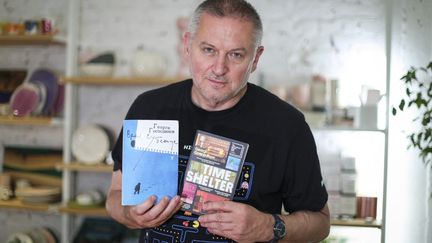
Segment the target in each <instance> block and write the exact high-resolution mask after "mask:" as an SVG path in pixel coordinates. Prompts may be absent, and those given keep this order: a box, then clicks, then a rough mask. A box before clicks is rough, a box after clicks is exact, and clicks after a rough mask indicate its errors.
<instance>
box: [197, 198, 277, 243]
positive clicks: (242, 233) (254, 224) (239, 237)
mask: <svg viewBox="0 0 432 243" xmlns="http://www.w3.org/2000/svg"><path fill="white" fill-rule="evenodd" d="M204 210H205V211H206V212H207V214H205V215H201V216H200V217H199V219H198V220H199V222H200V224H201V226H203V227H207V229H208V231H209V232H210V233H213V234H216V235H219V236H223V237H226V238H229V239H232V240H234V241H237V242H256V241H269V240H271V239H272V238H273V224H274V219H273V216H272V215H271V214H266V213H263V212H260V211H258V210H257V209H255V208H254V207H252V206H249V205H247V204H243V203H238V202H232V201H223V202H206V203H205V204H204Z"/></svg>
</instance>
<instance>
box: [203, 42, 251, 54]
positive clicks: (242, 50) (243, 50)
mask: <svg viewBox="0 0 432 243" xmlns="http://www.w3.org/2000/svg"><path fill="white" fill-rule="evenodd" d="M199 45H200V46H203V45H205V46H210V47H212V48H215V49H217V48H216V47H215V46H214V45H212V44H210V43H208V42H205V41H202V42H201V43H200V44H199ZM233 51H241V52H247V50H246V48H244V47H239V48H234V49H231V50H229V52H233Z"/></svg>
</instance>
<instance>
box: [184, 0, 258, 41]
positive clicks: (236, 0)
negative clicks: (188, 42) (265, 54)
mask: <svg viewBox="0 0 432 243" xmlns="http://www.w3.org/2000/svg"><path fill="white" fill-rule="evenodd" d="M203 13H207V14H210V15H212V16H216V17H233V18H239V19H242V20H247V21H250V22H252V24H253V26H254V32H255V33H254V38H255V40H254V42H255V46H256V47H258V46H260V45H261V40H262V36H263V27H262V22H261V18H260V16H259V14H258V12H257V11H256V10H255V8H254V7H253V6H252V5H251V4H250V3H248V2H247V1H245V0H205V1H204V2H202V3H201V4H200V5H198V7H197V8H196V9H195V11H194V13H193V15H192V17H191V19H190V21H189V26H188V31H189V32H190V33H191V34H192V36H194V35H195V33H196V30H197V29H198V25H199V24H200V20H201V16H202V15H203Z"/></svg>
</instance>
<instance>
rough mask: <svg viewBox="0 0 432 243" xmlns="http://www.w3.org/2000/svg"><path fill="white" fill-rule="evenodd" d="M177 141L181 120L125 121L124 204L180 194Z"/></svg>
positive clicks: (134, 203)
mask: <svg viewBox="0 0 432 243" xmlns="http://www.w3.org/2000/svg"><path fill="white" fill-rule="evenodd" d="M178 140H179V128H178V121H175V120H124V121H123V156H122V159H123V163H122V205H137V204H140V203H142V202H144V201H145V200H146V199H147V198H148V197H150V196H151V195H155V196H156V197H157V201H158V202H159V201H160V200H161V199H162V198H163V197H164V196H169V197H174V196H175V195H177V188H178V185H177V183H178V181H177V178H178V144H179V141H178Z"/></svg>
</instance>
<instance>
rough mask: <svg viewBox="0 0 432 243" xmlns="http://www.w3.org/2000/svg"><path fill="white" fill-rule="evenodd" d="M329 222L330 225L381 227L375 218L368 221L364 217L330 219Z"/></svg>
mask: <svg viewBox="0 0 432 243" xmlns="http://www.w3.org/2000/svg"><path fill="white" fill-rule="evenodd" d="M330 223H331V225H332V226H347V227H370V228H378V229H381V228H382V225H381V223H380V222H378V221H376V220H374V221H368V220H365V219H346V220H345V219H332V220H331V222H330Z"/></svg>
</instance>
